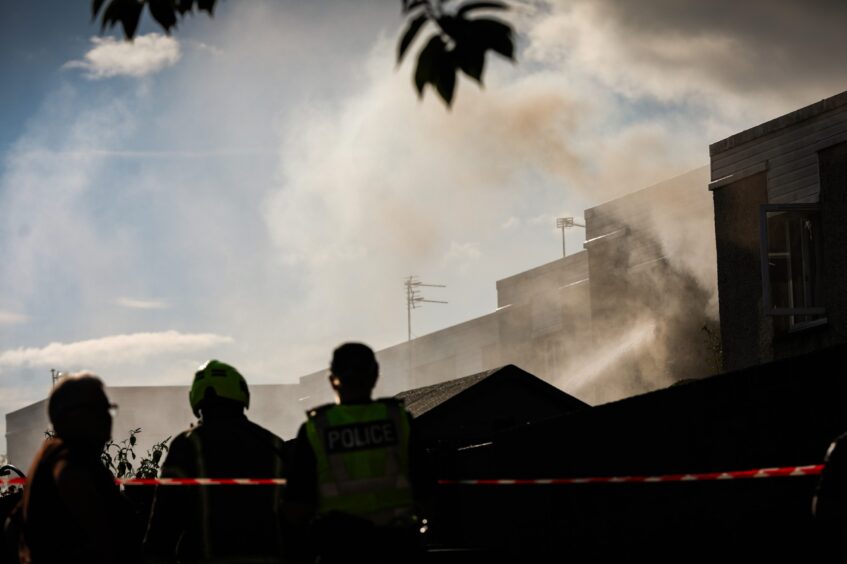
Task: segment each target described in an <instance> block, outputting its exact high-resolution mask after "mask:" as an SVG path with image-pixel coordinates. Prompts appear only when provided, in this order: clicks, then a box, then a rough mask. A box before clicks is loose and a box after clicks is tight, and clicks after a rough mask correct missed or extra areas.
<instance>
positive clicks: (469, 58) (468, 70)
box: [455, 44, 485, 85]
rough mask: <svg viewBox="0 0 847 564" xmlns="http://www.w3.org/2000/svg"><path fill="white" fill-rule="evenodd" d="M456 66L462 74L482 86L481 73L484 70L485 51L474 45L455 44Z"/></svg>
mask: <svg viewBox="0 0 847 564" xmlns="http://www.w3.org/2000/svg"><path fill="white" fill-rule="evenodd" d="M455 57H456V64H457V65H458V67H459V68H460V69H462V72H464V73H465V74H466V75H468V76H469V77H471V78H472V79H474V80H476V81H477V82H478V83H479V84H480V85H481V84H482V73H483V71H484V70H485V49H484V48H479V47H477V46H476V45H463V44H457V45H456V49H455Z"/></svg>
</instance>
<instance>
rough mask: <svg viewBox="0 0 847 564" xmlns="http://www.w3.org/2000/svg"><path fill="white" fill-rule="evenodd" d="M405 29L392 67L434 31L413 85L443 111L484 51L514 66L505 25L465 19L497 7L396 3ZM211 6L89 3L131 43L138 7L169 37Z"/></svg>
mask: <svg viewBox="0 0 847 564" xmlns="http://www.w3.org/2000/svg"><path fill="white" fill-rule="evenodd" d="M401 1H402V9H403V14H404V15H405V16H406V17H407V20H408V23H407V25H406V28H405V30H404V31H403V33H402V34H401V36H400V40H399V42H398V44H397V63H398V64H399V63H401V62H402V61H403V57H404V56H405V54H406V51H407V50H408V49H409V47H410V46H411V44H412V42H413V41H414V40H415V37H417V35H418V33H420V31H421V30H422V29H423V28H424V27H427V25H428V24H429V27H432V28H434V31H435V33H434V34H433V35H431V36H430V38H429V40H428V41H427V43H426V45H425V46H424V47H423V49H421V51H420V52H419V53H418V61H417V67H416V68H415V74H414V83H415V88H416V89H417V91H418V96H420V97H423V95H424V88H425V87H426V85H427V84H430V85H432V86H433V87H434V88H435V90H436V92H438V95H439V96H441V98H442V99H443V100H444V103H445V104H447V107H448V108H449V107H450V106H451V104H452V103H453V97H454V94H455V92H456V77H457V76H458V74H459V72H460V71H461V72H462V73H464V74H465V75H467V76H469V77H470V78H472V79H473V80H475V81H476V82H478V83H479V84H480V85H482V75H483V71H484V70H485V56H486V54H487V53H488V51H494V52H495V53H498V54H499V55H502V56H503V57H505V58H507V59H509V60H510V61H514V51H515V46H514V41H513V39H512V28H511V26H509V25H508V24H507V23H505V22H502V21H500V20H498V19H494V18H488V17H471V16H472V15H474V14H475V13H476V12H479V11H486V10H487V11H491V10H508V5H506V4H505V3H503V2H500V1H479V0H471V1H466V2H463V3H461V4H459V5H458V7H456V8H455V9H449V10H448V9H445V6H447V5H448V4H454V2H453V1H452V0H401ZM216 4H217V0H92V2H91V17H92V19H94V20H96V19H97V17H98V16H100V29H101V31H105V30H106V29H112V28H114V27H115V26H117V25H119V24H120V26H121V27H122V28H123V31H124V36H125V37H126V39H128V40H132V38H133V37H135V33H136V31H137V30H138V22H139V20H140V18H141V14H142V12H143V11H144V7H145V6H147V9H148V10H149V12H150V15H151V16H152V18H153V19H154V20H155V21H156V22H157V23H158V24H159V25H160V26H161V27H162V29H164V30H165V33H170V32H171V30H173V29H176V27H177V24H178V23H179V21H180V20H181V19H182V18H184V17H186V16H187V15H190V14H193V13H194V12H195V11H196V12H206V13H207V14H209V16H212V15H214V11H215V5H216Z"/></svg>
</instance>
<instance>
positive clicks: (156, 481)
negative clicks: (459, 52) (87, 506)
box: [0, 478, 286, 486]
mask: <svg viewBox="0 0 847 564" xmlns="http://www.w3.org/2000/svg"><path fill="white" fill-rule="evenodd" d="M285 482H286V480H285V479H284V478H115V483H116V484H118V485H121V486H281V485H285ZM24 483H26V479H25V478H0V486H11V485H21V484H24Z"/></svg>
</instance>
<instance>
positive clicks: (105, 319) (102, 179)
mask: <svg viewBox="0 0 847 564" xmlns="http://www.w3.org/2000/svg"><path fill="white" fill-rule="evenodd" d="M353 4H354V3H351V2H343V1H337V2H331V1H321V2H309V3H303V2H270V1H259V0H256V1H246V0H229V1H226V2H223V3H222V4H221V6H220V8H219V10H218V12H217V14H216V16H215V17H214V18H212V19H210V18H208V17H206V16H205V15H200V16H195V17H193V18H191V19H189V20H187V21H185V22H184V23H183V24H182V25H181V26H180V28H179V29H178V30H177V32H176V33H175V34H174V36H173V37H171V38H168V37H165V36H162V35H161V34H160V33H158V30H157V29H156V28H155V27H154V26H152V25H150V24H149V22H145V23H143V24H142V27H141V29H140V33H139V38H138V39H137V40H136V41H135V42H134V43H133V44H126V43H124V42H122V41H120V39H119V38H117V39H115V38H112V36H110V35H108V34H107V35H105V36H99V35H98V31H99V30H98V27H97V26H96V25H95V24H92V23H91V22H90V20H89V13H88V3H87V2H78V3H77V2H64V1H59V0H43V1H39V2H11V1H10V0H2V3H0V6H2V10H0V26H2V29H0V76H2V77H3V80H2V82H3V86H2V88H0V104H1V105H0V107H2V111H0V254H2V256H3V257H4V263H3V268H2V269H0V387H2V389H3V395H2V398H3V399H2V401H0V408H2V411H3V412H8V411H11V410H14V409H17V408H20V407H22V406H24V405H26V404H27V403H29V402H31V401H34V400H37V399H40V398H42V397H44V395H45V394H46V392H47V391H48V388H49V369H50V368H57V369H60V370H68V371H73V370H79V369H91V370H94V371H96V372H98V373H100V374H101V375H102V376H103V378H104V379H105V380H106V381H107V383H109V384H111V385H153V384H163V383H182V382H187V381H188V379H189V378H190V375H191V373H192V369H193V368H194V367H195V366H196V365H197V364H199V363H200V362H202V361H203V360H205V359H207V358H209V357H218V358H222V359H225V360H229V361H231V362H233V363H234V364H236V365H237V366H239V367H240V368H241V369H242V371H243V372H244V373H245V374H246V375H247V376H248V378H249V379H250V380H251V381H254V382H291V381H294V380H296V378H297V377H299V376H300V375H303V374H305V373H308V372H311V371H313V370H316V369H319V368H322V367H323V366H325V364H326V359H327V357H328V354H329V352H330V351H331V349H332V347H333V346H335V345H336V344H337V343H339V342H340V341H342V340H344V339H351V338H353V339H357V340H363V341H366V342H369V343H371V344H373V345H374V346H375V347H385V346H389V345H391V344H394V343H396V342H399V341H401V340H403V339H404V338H405V307H404V301H403V300H404V294H403V287H402V281H403V278H404V277H405V276H408V275H410V274H416V275H419V276H421V277H422V279H424V280H425V281H430V282H435V283H444V284H447V285H448V288H447V289H446V290H444V291H439V294H438V299H446V300H448V301H449V302H450V304H449V305H447V306H443V307H442V306H433V307H428V308H425V309H423V310H420V311H418V312H416V318H415V326H414V328H415V332H416V333H417V334H423V333H426V332H429V331H432V330H436V329H438V328H441V327H446V326H449V325H451V324H454V323H457V322H460V321H463V320H466V319H469V318H472V317H475V316H478V315H483V314H485V313H488V312H490V311H492V310H493V309H494V308H495V306H496V294H495V286H494V283H495V281H496V280H497V279H498V278H502V277H505V276H509V275H511V274H514V273H517V272H520V271H522V270H525V269H527V268H531V267H533V266H536V265H539V264H542V263H544V262H547V261H549V260H553V259H555V258H557V256H558V255H559V253H560V239H559V234H558V232H557V231H556V229H555V217H557V216H561V215H565V214H567V215H576V216H577V217H579V216H580V214H581V212H582V210H583V209H585V208H587V207H590V206H592V205H596V204H599V203H601V202H603V201H605V200H608V199H610V198H613V197H616V196H618V195H621V194H623V193H626V192H629V191H631V190H635V189H638V188H642V187H645V186H647V185H649V184H651V183H655V182H657V181H660V180H663V179H665V178H667V177H670V176H673V175H675V174H679V173H681V172H684V171H686V170H688V169H690V168H693V167H695V166H699V165H702V164H706V163H707V161H708V150H707V145H708V143H709V142H711V141H715V140H717V139H720V138H721V137H724V136H726V135H729V134H731V133H733V132H734V131H737V130H739V129H743V128H746V127H749V126H752V125H755V124H756V123H759V122H761V121H764V120H766V119H769V118H771V117H774V116H776V115H779V114H781V113H784V112H786V111H790V110H792V109H794V108H796V107H799V106H801V105H804V104H807V103H811V102H814V101H816V100H817V99H820V98H823V97H826V96H829V95H832V94H834V93H836V92H839V91H841V90H844V89H845V87H847V80H845V72H844V68H843V63H842V61H841V60H840V59H839V57H838V53H840V52H843V47H844V45H843V43H844V41H845V39H844V38H843V37H842V36H843V35H844V34H843V33H841V31H840V26H839V25H836V24H835V23H834V22H839V21H844V20H843V19H841V16H843V15H844V14H843V13H842V12H843V11H844V9H843V8H842V7H841V5H840V4H837V3H836V4H831V3H828V2H819V3H818V4H819V6H818V5H817V4H816V3H802V4H801V3H799V2H789V1H787V0H786V1H774V2H767V3H760V4H757V3H756V2H751V3H749V5H748V4H747V3H745V5H744V7H738V6H736V5H735V3H732V2H714V3H710V10H708V11H701V10H699V8H698V7H697V4H694V3H692V4H688V5H687V6H688V8H689V9H686V8H685V6H686V4H685V3H674V4H672V5H670V6H669V5H668V4H667V3H666V2H661V1H658V0H655V1H650V2H644V3H642V5H641V8H640V10H639V11H638V13H632V12H631V8H630V6H631V4H630V3H627V2H616V1H613V0H597V1H593V2H587V1H583V0H573V1H566V0H561V1H549V2H548V1H535V2H529V3H521V4H517V5H516V10H514V11H513V12H512V14H511V15H510V18H511V21H512V22H513V23H514V25H515V27H516V29H517V31H518V46H519V57H518V58H519V63H518V64H517V65H512V64H510V63H508V62H506V61H503V60H502V59H498V58H496V57H493V56H490V57H489V61H488V67H487V77H486V78H487V80H486V87H485V88H484V89H482V90H480V89H479V88H477V87H476V85H474V84H472V83H471V82H469V81H464V80H463V81H462V82H461V83H460V85H459V90H458V96H457V100H456V103H455V106H454V109H453V111H452V112H448V111H446V110H445V108H444V107H443V105H442V104H441V103H440V102H439V101H438V100H437V99H436V98H435V97H433V96H432V95H431V93H430V94H428V95H427V96H426V98H425V99H424V100H423V101H422V102H421V101H419V100H418V99H417V97H416V95H415V93H414V91H413V89H412V87H411V79H410V75H411V72H412V70H411V66H410V64H409V62H408V61H407V62H406V64H404V65H403V66H402V67H401V68H400V69H396V68H395V63H394V49H395V41H396V38H397V35H398V33H399V30H400V28H401V26H402V19H401V16H400V13H399V2H398V3H397V4H398V6H394V5H393V4H391V3H386V2H382V1H372V2H365V1H360V2H356V3H355V5H353ZM765 7H766V8H767V9H764V8H765ZM701 12H702V13H701ZM417 48H419V46H416V47H414V48H413V53H414V52H415V50H416V49H417ZM580 236H581V233H579V232H578V231H572V232H571V233H570V234H569V247H570V251H571V252H574V251H576V250H578V248H579V244H580V241H579V240H578V239H579V237H580ZM0 450H2V449H0Z"/></svg>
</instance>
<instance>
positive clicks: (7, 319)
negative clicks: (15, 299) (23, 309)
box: [0, 310, 29, 325]
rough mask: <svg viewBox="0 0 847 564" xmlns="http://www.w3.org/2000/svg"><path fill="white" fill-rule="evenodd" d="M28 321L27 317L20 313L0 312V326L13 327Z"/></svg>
mask: <svg viewBox="0 0 847 564" xmlns="http://www.w3.org/2000/svg"><path fill="white" fill-rule="evenodd" d="M28 320H29V317H28V316H26V315H23V314H21V313H13V312H11V311H3V310H0V325H15V324H18V323H24V322H26V321H28Z"/></svg>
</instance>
